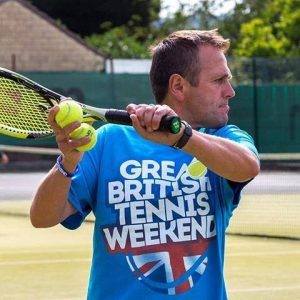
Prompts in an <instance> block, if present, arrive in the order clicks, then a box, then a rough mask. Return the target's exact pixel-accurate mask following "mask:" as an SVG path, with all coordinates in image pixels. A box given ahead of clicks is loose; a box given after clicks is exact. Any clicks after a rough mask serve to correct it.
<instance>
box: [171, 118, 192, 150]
mask: <svg viewBox="0 0 300 300" xmlns="http://www.w3.org/2000/svg"><path fill="white" fill-rule="evenodd" d="M181 123H182V124H183V125H184V131H183V135H182V136H181V138H180V139H179V140H178V141H177V142H176V143H175V144H174V145H173V146H172V147H174V148H176V149H182V148H183V147H184V146H185V145H186V143H187V142H188V141H189V139H190V137H191V136H192V135H193V129H192V127H191V125H190V124H188V123H187V122H185V121H181Z"/></svg>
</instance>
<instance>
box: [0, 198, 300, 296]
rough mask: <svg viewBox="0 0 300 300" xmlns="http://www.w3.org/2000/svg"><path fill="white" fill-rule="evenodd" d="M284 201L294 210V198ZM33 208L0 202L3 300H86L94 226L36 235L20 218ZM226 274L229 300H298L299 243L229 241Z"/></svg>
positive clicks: (248, 239) (41, 231) (0, 288)
mask: <svg viewBox="0 0 300 300" xmlns="http://www.w3.org/2000/svg"><path fill="white" fill-rule="evenodd" d="M248 197H250V198H251V196H248ZM260 197H261V196H260ZM250 198H249V199H244V202H246V201H245V200H247V202H250V201H252V202H251V207H252V208H251V209H250V210H252V209H253V205H254V204H255V205H258V206H259V205H262V203H259V201H256V200H257V199H256V197H255V198H251V199H252V200H251V199H250ZM266 200H267V201H270V203H268V206H267V207H268V208H269V210H272V204H273V205H275V204H276V200H275V204H274V203H273V200H274V197H272V196H269V195H268V197H266ZM284 201H291V202H292V203H293V205H294V204H295V203H294V202H293V201H294V198H293V196H292V198H289V199H288V200H284ZM298 202H299V197H298ZM286 203H288V202H286ZM296 204H297V203H296ZM29 205H30V204H29V202H27V201H24V202H23V201H12V202H11V201H9V202H8V201H7V202H4V201H3V202H2V201H1V202H0V224H1V226H0V240H1V243H0V278H1V281H0V292H1V299H3V300H7V299H14V300H21V299H22V300H24V299H25V300H26V299H45V300H50V299H57V300H58V299H59V300H60V299H85V297H86V286H87V281H88V274H89V268H90V258H91V247H92V246H91V239H92V230H93V224H92V223H85V224H83V225H82V226H81V228H80V229H77V230H75V231H72V232H70V231H69V230H66V229H64V228H63V227H62V226H57V227H55V228H51V229H34V228H32V226H31V224H30V222H29V219H28V217H20V216H25V215H26V214H28V208H29ZM242 205H246V206H247V207H246V208H242V206H241V208H242V209H241V210H240V211H239V210H238V211H237V215H236V216H235V217H234V218H233V222H232V225H233V227H234V226H236V224H234V222H237V221H235V218H236V219H237V218H241V217H242V219H243V218H244V217H248V218H249V214H248V213H249V212H247V209H249V207H248V203H244V204H243V203H242ZM269 205H271V207H270V206H269ZM293 205H292V207H294V206H293ZM244 209H246V211H244ZM261 209H263V207H260V206H259V207H258V210H259V211H260V210H261ZM294 209H295V207H294ZM265 212H268V210H265ZM13 213H14V214H16V215H13ZM244 214H245V215H244ZM260 214H261V215H262V216H263V215H264V214H263V213H260V212H259V213H258V215H259V216H260ZM17 215H19V216H17ZM250 215H251V214H250ZM247 220H248V221H249V219H247ZM273 222H276V219H273ZM225 274H226V278H227V280H226V281H227V286H228V291H229V298H230V299H233V300H238V299H243V300H248V299H249V300H250V299H251V300H252V299H272V300H277V299H278V300H279V299H280V300H285V299H289V300H290V299H299V298H300V249H299V241H289V240H279V239H267V238H253V237H236V236H228V237H227V247H226V264H225Z"/></svg>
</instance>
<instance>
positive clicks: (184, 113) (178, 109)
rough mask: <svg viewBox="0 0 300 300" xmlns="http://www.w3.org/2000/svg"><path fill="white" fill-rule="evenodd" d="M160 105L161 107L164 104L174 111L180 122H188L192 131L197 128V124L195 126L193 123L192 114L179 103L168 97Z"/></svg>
mask: <svg viewBox="0 0 300 300" xmlns="http://www.w3.org/2000/svg"><path fill="white" fill-rule="evenodd" d="M161 104H162V105H163V104H165V105H168V106H169V107H171V108H172V109H173V110H174V111H175V113H176V114H177V115H178V116H179V117H180V118H181V119H182V120H185V121H186V122H188V123H189V124H190V125H191V126H192V128H193V129H198V128H199V124H195V122H194V119H193V115H192V113H191V112H190V111H188V110H186V109H185V107H184V105H183V104H182V103H181V102H178V101H174V100H173V99H171V98H170V97H166V98H165V99H164V101H163V102H162V103H161Z"/></svg>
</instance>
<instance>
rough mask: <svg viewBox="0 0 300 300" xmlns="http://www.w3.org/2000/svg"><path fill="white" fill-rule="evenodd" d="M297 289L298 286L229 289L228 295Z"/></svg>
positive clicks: (299, 286) (299, 287)
mask: <svg viewBox="0 0 300 300" xmlns="http://www.w3.org/2000/svg"><path fill="white" fill-rule="evenodd" d="M299 289H300V285H293V286H269V287H260V288H244V289H229V293H243V292H269V291H283V290H299Z"/></svg>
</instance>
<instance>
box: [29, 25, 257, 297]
mask: <svg viewBox="0 0 300 300" xmlns="http://www.w3.org/2000/svg"><path fill="white" fill-rule="evenodd" d="M228 47H229V41H228V40H225V39H224V38H223V37H221V36H220V35H219V34H218V32H217V31H216V30H211V31H179V32H175V33H173V34H171V35H170V36H169V37H168V38H166V39H165V40H163V41H162V42H160V43H159V44H158V45H157V46H156V47H154V48H153V62H152V67H151V72H150V79H151V84H152V88H153V92H154V95H155V98H156V101H157V105H145V104H142V105H135V104H130V105H129V106H128V107H127V110H128V112H129V113H130V115H131V118H132V123H133V126H134V128H132V127H128V126H120V125H111V124H110V125H105V126H103V127H101V128H100V130H99V131H98V138H99V139H98V143H97V145H96V146H95V148H94V149H92V150H91V151H90V152H88V153H86V154H85V155H84V156H83V157H82V154H81V153H79V152H77V151H75V150H74V149H75V148H76V147H78V146H80V145H83V144H85V143H87V142H88V139H86V138H84V139H80V140H70V139H69V133H70V132H72V131H73V130H74V129H75V128H77V127H78V126H79V124H76V123H74V124H72V125H70V126H68V127H66V128H65V129H64V130H61V129H59V128H58V126H57V124H56V123H55V122H54V116H55V114H56V113H57V111H58V109H57V108H54V109H52V111H51V112H50V114H49V122H50V124H51V125H52V127H53V128H54V130H55V132H56V138H57V143H58V146H59V148H60V150H61V151H62V156H61V158H60V159H59V160H58V163H57V164H56V166H55V167H54V168H53V169H52V170H51V171H50V173H49V174H48V176H47V178H46V179H45V180H44V182H43V183H42V184H41V186H40V187H39V189H38V191H37V194H36V196H35V199H34V202H33V204H32V208H31V221H32V223H33V225H34V226H36V227H50V226H54V225H56V224H58V223H62V224H63V225H64V226H65V227H67V228H70V229H75V228H77V227H78V226H79V225H80V224H81V222H82V221H83V220H84V218H85V217H86V215H87V214H88V213H89V212H90V211H93V213H94V214H95V217H96V222H95V232H94V252H93V261H92V270H91V276H90V284H89V291H88V298H89V299H170V295H177V299H206V300H207V299H213V300H216V299H226V297H227V296H226V290H225V284H224V279H223V260H224V247H225V245H224V243H225V241H224V240H225V230H226V227H227V225H228V222H229V219H230V217H231V215H232V211H233V210H234V209H235V208H236V207H237V205H238V203H239V198H240V192H241V190H242V188H243V187H244V186H245V185H246V183H247V182H249V181H250V180H251V179H252V178H254V177H255V176H256V175H257V174H258V172H259V160H258V155H257V151H256V149H255V147H254V145H253V141H252V139H251V137H250V136H249V135H248V134H247V133H246V132H244V131H242V130H240V129H239V128H237V127H236V126H232V125H226V124H227V121H228V112H229V100H230V99H231V98H232V97H234V91H233V89H232V86H231V84H230V79H231V73H230V70H229V68H228V66H227V62H226V58H225V52H226V50H227V49H228ZM176 114H177V115H178V116H180V117H181V118H182V120H185V121H186V123H184V124H183V126H182V129H181V131H180V133H178V134H170V133H166V132H159V131H157V128H158V126H159V123H160V120H161V118H162V117H163V116H164V115H176ZM190 126H191V127H192V128H191V127H190ZM72 173H73V174H72ZM68 176H70V177H68Z"/></svg>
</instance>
